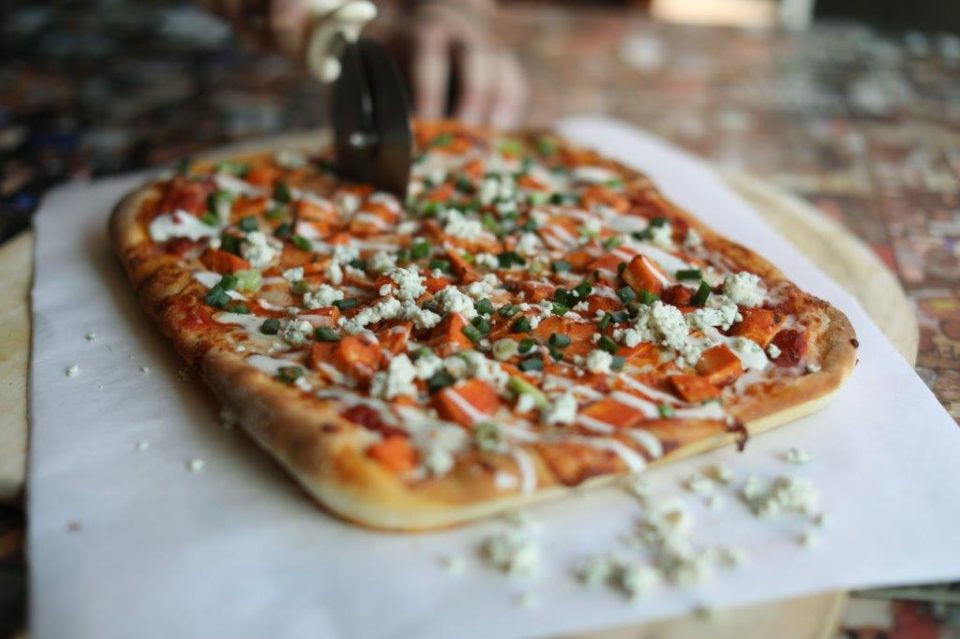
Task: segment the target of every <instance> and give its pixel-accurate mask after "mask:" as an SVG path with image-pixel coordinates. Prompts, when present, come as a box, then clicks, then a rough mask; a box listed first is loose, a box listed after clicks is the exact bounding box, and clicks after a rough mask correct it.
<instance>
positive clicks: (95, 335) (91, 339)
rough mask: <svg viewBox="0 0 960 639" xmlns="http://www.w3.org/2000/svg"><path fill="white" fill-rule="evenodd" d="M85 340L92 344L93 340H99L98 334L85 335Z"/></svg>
mask: <svg viewBox="0 0 960 639" xmlns="http://www.w3.org/2000/svg"><path fill="white" fill-rule="evenodd" d="M83 338H84V339H85V340H87V341H88V342H92V341H93V340H95V339H97V334H96V333H94V332H90V333H87V334H86V335H84V336H83Z"/></svg>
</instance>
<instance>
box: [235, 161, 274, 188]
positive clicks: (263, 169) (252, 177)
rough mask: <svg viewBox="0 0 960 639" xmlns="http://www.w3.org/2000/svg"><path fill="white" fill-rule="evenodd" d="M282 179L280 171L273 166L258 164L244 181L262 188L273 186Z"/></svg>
mask: <svg viewBox="0 0 960 639" xmlns="http://www.w3.org/2000/svg"><path fill="white" fill-rule="evenodd" d="M279 177H280V169H279V168H277V167H276V166H274V165H272V164H258V165H257V166H255V167H252V168H251V169H250V170H249V171H247V174H246V175H245V176H244V178H243V179H244V180H246V181H247V182H249V183H250V184H254V185H256V186H260V187H269V186H273V183H274V182H275V181H276V180H277V179H278V178H279Z"/></svg>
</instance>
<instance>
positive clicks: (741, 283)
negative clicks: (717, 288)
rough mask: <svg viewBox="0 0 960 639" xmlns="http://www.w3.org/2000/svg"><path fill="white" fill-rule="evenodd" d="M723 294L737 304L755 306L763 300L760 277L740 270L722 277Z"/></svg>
mask: <svg viewBox="0 0 960 639" xmlns="http://www.w3.org/2000/svg"><path fill="white" fill-rule="evenodd" d="M723 294H724V295H726V296H727V297H729V298H730V301H732V302H733V303H734V304H736V305H738V306H756V305H757V304H759V303H760V302H762V301H763V289H761V288H760V277H759V276H757V275H754V274H753V273H748V272H746V271H742V272H740V273H734V274H732V275H727V276H725V277H724V278H723Z"/></svg>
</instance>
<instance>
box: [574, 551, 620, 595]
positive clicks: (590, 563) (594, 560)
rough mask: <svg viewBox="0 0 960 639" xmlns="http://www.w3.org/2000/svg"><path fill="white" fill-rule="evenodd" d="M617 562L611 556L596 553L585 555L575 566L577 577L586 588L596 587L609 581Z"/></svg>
mask: <svg viewBox="0 0 960 639" xmlns="http://www.w3.org/2000/svg"><path fill="white" fill-rule="evenodd" d="M616 569H617V563H616V560H614V559H613V558H612V557H608V556H604V555H598V556H596V557H587V558H586V559H584V560H582V561H581V562H580V564H579V565H578V566H577V569H576V575H577V579H578V580H579V581H580V583H582V584H583V585H584V586H586V587H587V588H598V587H600V586H603V585H604V584H607V583H609V582H610V580H611V579H613V575H614V573H615V572H616Z"/></svg>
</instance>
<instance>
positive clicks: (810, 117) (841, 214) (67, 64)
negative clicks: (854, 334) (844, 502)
mask: <svg viewBox="0 0 960 639" xmlns="http://www.w3.org/2000/svg"><path fill="white" fill-rule="evenodd" d="M120 4H125V5H126V6H124V7H123V10H122V11H120V10H116V9H113V10H109V11H108V10H103V11H98V12H94V11H89V10H87V9H84V8H83V7H82V6H81V3H77V4H76V5H75V8H74V9H72V10H71V9H63V8H52V7H49V6H36V5H35V4H34V5H32V6H31V3H28V2H25V1H21V0H17V1H14V2H8V3H5V8H4V9H0V35H2V38H0V163H2V164H0V166H2V170H0V206H2V213H3V215H2V223H0V230H6V229H9V228H11V227H12V226H13V225H14V224H15V223H16V220H17V218H19V217H22V216H26V215H27V214H28V213H29V212H30V211H31V210H32V209H33V208H34V207H35V205H36V202H37V201H38V198H39V196H40V195H41V194H42V193H43V191H44V190H45V189H46V188H48V187H49V186H50V185H51V184H54V183H56V182H58V181H62V180H63V179H65V178H68V177H77V176H89V175H100V174H108V173H114V172H117V171H122V170H128V169H133V168H139V167H143V166H147V165H155V164H160V163H165V162H171V161H174V160H175V159H177V158H179V157H182V156H183V155H186V154H190V153H192V152H195V151H198V150H200V149H202V148H205V147H210V146H214V145H221V144H224V143H227V142H231V141H234V140H237V139H241V138H245V137H252V136H260V135H266V134H272V133H276V132H279V131H283V130H289V129H293V128H303V127H310V126H315V125H317V124H319V123H320V120H321V116H322V109H321V108H320V106H319V105H320V104H321V100H322V98H323V92H322V89H321V88H320V87H319V86H318V85H317V84H315V83H314V82H312V81H311V80H309V79H307V78H305V77H303V75H301V74H300V73H299V72H297V71H296V70H294V69H292V68H290V67H289V66H288V65H287V64H286V63H285V62H283V61H282V60H279V59H277V58H274V57H269V56H263V55H259V54H255V53H253V52H251V51H249V50H246V49H244V48H243V47H242V46H240V45H239V44H237V43H236V42H234V41H233V39H232V37H231V35H230V32H229V30H228V29H227V28H226V27H224V26H223V25H222V24H220V23H218V22H216V21H213V20H211V19H209V18H207V17H206V16H205V15H204V14H202V13H201V12H200V11H199V10H198V9H196V8H195V7H194V6H193V5H191V4H189V3H176V2H163V1H160V0H150V1H145V0H142V1H140V2H132V1H128V2H126V3H113V4H111V6H112V7H114V6H117V7H119V5H120ZM497 31H498V33H499V34H500V35H501V36H502V37H503V39H504V40H505V41H506V42H508V43H509V44H512V45H513V46H514V47H515V48H516V50H517V52H518V53H519V55H520V56H521V57H522V59H523V61H524V63H525V65H526V68H527V71H528V74H529V76H530V79H531V82H532V86H533V96H534V98H533V104H532V109H531V112H530V116H529V123H531V124H535V125H548V124H549V123H550V122H552V121H553V120H555V119H556V118H559V117H562V116H564V115H569V114H574V113H585V112H591V113H605V114H608V115H611V116H614V117H618V118H622V119H624V120H627V121H630V122H633V123H635V124H637V125H639V126H642V127H644V128H646V129H648V130H650V131H652V132H654V133H657V134H659V135H661V136H663V137H665V138H667V139H669V140H671V141H673V142H675V143H676V144H678V145H680V146H682V147H684V148H687V149H689V150H691V151H693V152H695V153H698V154H700V155H703V156H705V157H708V158H711V159H713V160H715V161H716V162H717V163H719V164H721V165H722V166H727V167H732V168H738V169H742V170H744V171H746V172H748V173H750V174H752V175H754V176H757V177H760V178H763V179H764V180H766V181H768V182H769V183H771V184H775V185H778V186H780V187H782V188H785V189H787V190H789V191H792V192H794V193H796V194H797V195H799V196H801V197H802V198H804V199H806V200H807V201H809V202H810V203H812V204H813V205H815V206H816V207H817V208H819V209H820V210H822V211H823V212H825V213H826V214H827V215H828V216H830V217H832V218H833V219H835V220H837V221H838V222H840V223H841V224H843V225H844V226H845V227H846V228H848V229H849V230H850V231H851V232H853V233H854V234H855V235H857V236H859V237H861V238H862V239H863V240H864V241H865V242H866V243H867V244H868V245H869V246H870V248H871V249H872V250H873V251H875V252H876V254H877V255H878V256H879V257H880V258H881V260H882V261H883V262H884V263H885V264H886V265H888V266H889V268H890V269H891V270H892V271H893V272H894V273H895V274H896V276H897V277H898V279H899V280H900V282H901V283H902V285H903V287H904V288H905V290H906V291H907V295H908V297H909V298H910V299H911V301H912V302H913V304H914V306H915V309H916V312H917V316H918V321H919V325H920V348H919V354H918V360H917V371H918V373H919V374H920V376H921V377H922V378H923V379H924V381H925V382H926V383H927V384H928V385H929V386H930V387H931V388H932V390H933V392H934V393H935V394H936V396H937V397H938V398H939V399H940V401H941V402H942V403H943V404H944V406H945V407H946V408H947V410H948V411H949V412H950V414H951V415H952V416H953V417H954V418H955V419H956V420H957V421H958V423H960V38H958V37H956V36H944V35H930V34H920V33H894V34H880V33H878V32H875V31H873V30H871V29H869V28H866V27H864V26H861V25H856V24H831V23H828V24H817V25H816V26H815V27H814V28H813V29H811V30H810V31H807V32H804V33H771V32H762V31H747V30H734V29H709V28H701V27H685V26H672V25H664V24H656V23H651V22H649V21H646V20H645V19H644V18H643V17H642V16H641V15H640V14H634V13H629V12H625V11H622V10H615V9H604V10H598V9H570V8H559V7H555V6H547V5H543V4H541V5H536V6H535V7H524V6H522V5H520V6H514V7H511V8H510V9H508V10H505V11H504V12H503V15H502V16H501V19H500V21H499V25H498V29H497ZM19 517H20V515H19V514H18V513H17V512H16V511H15V510H13V509H4V510H0V557H4V556H5V557H7V558H8V559H10V560H11V561H12V562H13V563H17V562H18V561H19V560H18V558H17V557H18V555H17V549H18V548H19V542H18V541H17V540H18V539H19V535H18V530H17V527H16V525H13V526H11V525H10V523H11V522H13V523H14V524H16V522H18V521H19ZM7 565H9V563H8V564H7ZM0 577H3V578H6V577H7V572H6V571H5V572H3V573H0ZM948 592H949V591H948ZM867 608H868V609H867V611H866V612H863V614H862V615H861V616H865V617H867V618H868V619H869V623H866V626H871V627H882V626H885V625H886V626H890V627H893V626H897V627H898V628H905V627H909V628H927V629H932V628H935V627H936V625H937V624H938V623H941V622H942V620H943V618H944V615H945V614H946V613H945V612H944V611H943V610H941V609H938V608H936V607H930V606H926V607H924V606H919V607H918V606H913V605H911V604H907V603H897V604H895V605H894V607H893V614H892V616H890V618H884V617H883V614H885V613H884V612H882V611H877V610H873V609H869V607H867ZM860 612H862V611H860ZM886 612H888V613H889V612H890V611H889V610H887V611H886ZM0 616H2V615H0ZM888 616H889V615H888ZM954 616H955V617H957V616H960V615H956V614H955V615H954ZM851 623H853V621H851ZM954 623H958V625H960V622H957V621H954ZM0 625H2V624H0ZM853 625H858V624H856V623H853ZM859 627H864V624H862V623H861V624H859ZM2 630H3V629H2V628H0V632H2Z"/></svg>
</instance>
